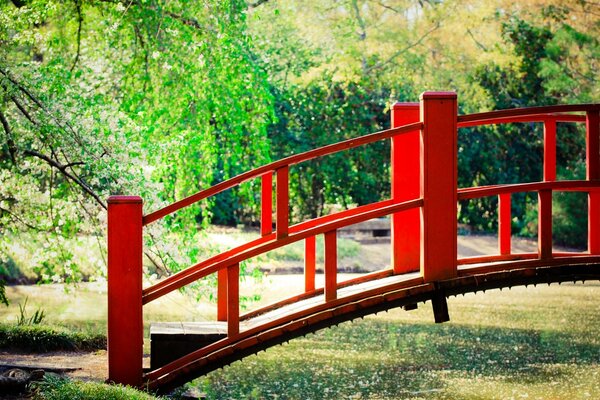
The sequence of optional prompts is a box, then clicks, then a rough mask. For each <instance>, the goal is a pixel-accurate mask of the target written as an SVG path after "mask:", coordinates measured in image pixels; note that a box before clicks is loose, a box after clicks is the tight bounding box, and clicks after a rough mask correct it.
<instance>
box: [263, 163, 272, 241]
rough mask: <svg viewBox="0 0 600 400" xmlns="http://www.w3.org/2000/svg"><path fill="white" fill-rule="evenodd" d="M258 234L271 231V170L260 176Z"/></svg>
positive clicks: (264, 234)
mask: <svg viewBox="0 0 600 400" xmlns="http://www.w3.org/2000/svg"><path fill="white" fill-rule="evenodd" d="M260 178H261V180H260V234H261V235H262V236H266V235H268V234H270V233H271V232H273V172H267V173H266V174H264V175H263V176H261V177H260Z"/></svg>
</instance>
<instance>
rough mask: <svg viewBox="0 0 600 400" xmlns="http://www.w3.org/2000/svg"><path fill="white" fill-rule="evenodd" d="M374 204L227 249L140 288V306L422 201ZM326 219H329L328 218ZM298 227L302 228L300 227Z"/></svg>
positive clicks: (403, 209)
mask: <svg viewBox="0 0 600 400" xmlns="http://www.w3.org/2000/svg"><path fill="white" fill-rule="evenodd" d="M376 204H378V207H373V208H372V209H369V210H368V211H364V212H362V213H353V214H351V215H347V216H344V217H343V218H339V215H337V214H336V215H335V217H336V218H324V217H321V218H316V219H313V220H310V221H307V222H305V223H303V224H298V225H296V228H297V229H296V230H295V232H291V234H290V235H288V236H286V237H285V238H280V239H276V240H274V239H275V234H271V235H270V236H267V237H263V238H260V239H257V240H255V241H253V242H252V243H253V244H255V245H254V246H248V243H246V244H245V245H242V246H239V247H237V248H235V249H232V250H230V251H229V252H227V257H225V258H224V259H221V258H220V257H219V259H217V260H215V262H213V263H210V262H208V263H207V262H206V261H203V262H200V263H198V264H196V265H194V266H191V267H188V268H186V269H185V270H183V271H181V272H179V273H177V274H175V275H171V276H170V277H168V278H166V279H164V280H162V281H161V282H159V283H157V284H156V285H154V286H151V287H148V288H146V289H144V291H143V295H142V298H143V300H142V301H143V304H147V303H148V302H150V301H152V300H155V299H157V298H159V297H161V296H164V295H165V294H167V293H169V292H172V291H174V290H177V289H179V288H181V287H183V286H185V285H187V284H189V283H191V282H194V281H196V280H198V279H201V278H203V277H205V276H208V275H210V274H213V273H215V272H218V271H219V270H222V269H224V268H228V267H230V266H231V265H232V264H237V263H240V262H242V261H245V260H247V259H249V258H252V257H256V256H258V255H261V254H263V253H266V252H268V251H272V250H275V249H277V248H279V247H283V246H286V245H288V244H290V243H294V242H297V241H300V240H303V239H306V238H308V237H311V236H316V235H320V234H323V233H326V232H330V231H334V230H336V229H338V228H340V227H343V226H348V225H353V224H357V223H359V222H363V221H368V220H370V219H373V218H381V217H384V216H386V215H390V214H393V213H397V212H400V211H405V210H409V209H411V208H418V207H421V206H422V205H423V199H415V200H410V201H405V202H402V203H393V202H392V201H391V200H387V201H383V202H379V203H376ZM353 210H355V209H353ZM348 211H350V210H348ZM338 214H339V213H338ZM326 217H331V216H329V215H328V216H326ZM299 225H300V226H302V227H303V228H304V229H302V228H300V227H299Z"/></svg>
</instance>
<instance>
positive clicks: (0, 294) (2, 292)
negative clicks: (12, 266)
mask: <svg viewBox="0 0 600 400" xmlns="http://www.w3.org/2000/svg"><path fill="white" fill-rule="evenodd" d="M5 285H6V283H5V282H4V280H2V279H0V303H2V304H4V305H5V306H7V307H8V304H9V303H8V298H7V297H6V286H5Z"/></svg>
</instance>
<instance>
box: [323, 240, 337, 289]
mask: <svg viewBox="0 0 600 400" xmlns="http://www.w3.org/2000/svg"><path fill="white" fill-rule="evenodd" d="M336 298H337V231H336V230H333V231H329V232H325V301H331V300H335V299H336Z"/></svg>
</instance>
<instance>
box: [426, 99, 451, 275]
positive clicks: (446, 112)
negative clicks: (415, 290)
mask: <svg viewBox="0 0 600 400" xmlns="http://www.w3.org/2000/svg"><path fill="white" fill-rule="evenodd" d="M456 120H457V104H456V93H454V92H425V93H423V94H422V95H421V121H422V122H423V129H422V130H421V146H420V147H421V179H420V181H421V184H420V188H421V189H420V193H421V197H422V198H423V206H422V207H421V235H420V237H421V259H420V265H421V274H422V275H423V279H424V280H425V282H431V281H436V280H442V279H448V278H452V277H455V276H456V265H457V261H456V245H457V243H456V242H457V237H456V234H457V218H456V217H457V193H456V191H457V144H456V136H457V126H456V123H457V122H456Z"/></svg>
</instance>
